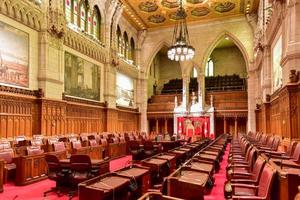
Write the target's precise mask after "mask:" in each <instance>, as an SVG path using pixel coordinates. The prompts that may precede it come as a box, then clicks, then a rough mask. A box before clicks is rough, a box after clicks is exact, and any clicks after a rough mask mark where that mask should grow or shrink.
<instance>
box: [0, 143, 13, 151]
mask: <svg viewBox="0 0 300 200" xmlns="http://www.w3.org/2000/svg"><path fill="white" fill-rule="evenodd" d="M7 149H11V145H10V142H9V141H7V140H3V141H1V143H0V151H5V150H7Z"/></svg>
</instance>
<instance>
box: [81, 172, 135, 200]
mask: <svg viewBox="0 0 300 200" xmlns="http://www.w3.org/2000/svg"><path fill="white" fill-rule="evenodd" d="M129 184H130V178H126V177H122V176H118V175H116V174H105V175H103V176H98V177H95V178H93V179H90V180H87V181H84V182H82V183H80V184H79V186H78V187H79V199H88V200H113V199H115V200H128V199H129V195H128V187H129Z"/></svg>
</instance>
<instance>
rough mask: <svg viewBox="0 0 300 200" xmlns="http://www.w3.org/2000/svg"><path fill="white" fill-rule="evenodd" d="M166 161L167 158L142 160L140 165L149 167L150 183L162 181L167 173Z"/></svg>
mask: <svg viewBox="0 0 300 200" xmlns="http://www.w3.org/2000/svg"><path fill="white" fill-rule="evenodd" d="M167 163H168V161H167V160H163V159H158V158H147V159H145V160H142V165H143V166H146V167H149V168H150V172H151V183H152V184H157V183H160V182H162V179H163V177H166V176H168V175H169V167H168V165H167Z"/></svg>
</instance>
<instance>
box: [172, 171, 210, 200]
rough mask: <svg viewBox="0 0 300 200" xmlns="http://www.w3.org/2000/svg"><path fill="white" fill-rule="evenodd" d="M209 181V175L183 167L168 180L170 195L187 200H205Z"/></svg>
mask: <svg viewBox="0 0 300 200" xmlns="http://www.w3.org/2000/svg"><path fill="white" fill-rule="evenodd" d="M208 179H209V177H208V174H207V173H203V172H200V171H197V170H192V169H189V168H185V167H182V168H181V169H178V170H176V171H175V172H174V173H173V174H171V175H170V176H169V177H168V178H167V181H168V195H169V196H172V197H178V198H183V199H186V200H203V199H204V191H205V185H206V183H207V181H208ZM179 188H180V189H179Z"/></svg>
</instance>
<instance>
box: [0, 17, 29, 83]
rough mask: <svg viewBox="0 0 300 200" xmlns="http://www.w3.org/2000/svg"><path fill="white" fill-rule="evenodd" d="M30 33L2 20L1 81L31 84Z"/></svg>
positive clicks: (0, 46)
mask: <svg viewBox="0 0 300 200" xmlns="http://www.w3.org/2000/svg"><path fill="white" fill-rule="evenodd" d="M28 71H29V35H28V34H27V33H25V32H23V31H21V30H19V29H16V28H14V27H12V26H10V25H8V24H6V23H4V22H1V21H0V83H4V84H8V85H15V86H20V87H28V86H29V78H28Z"/></svg>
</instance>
